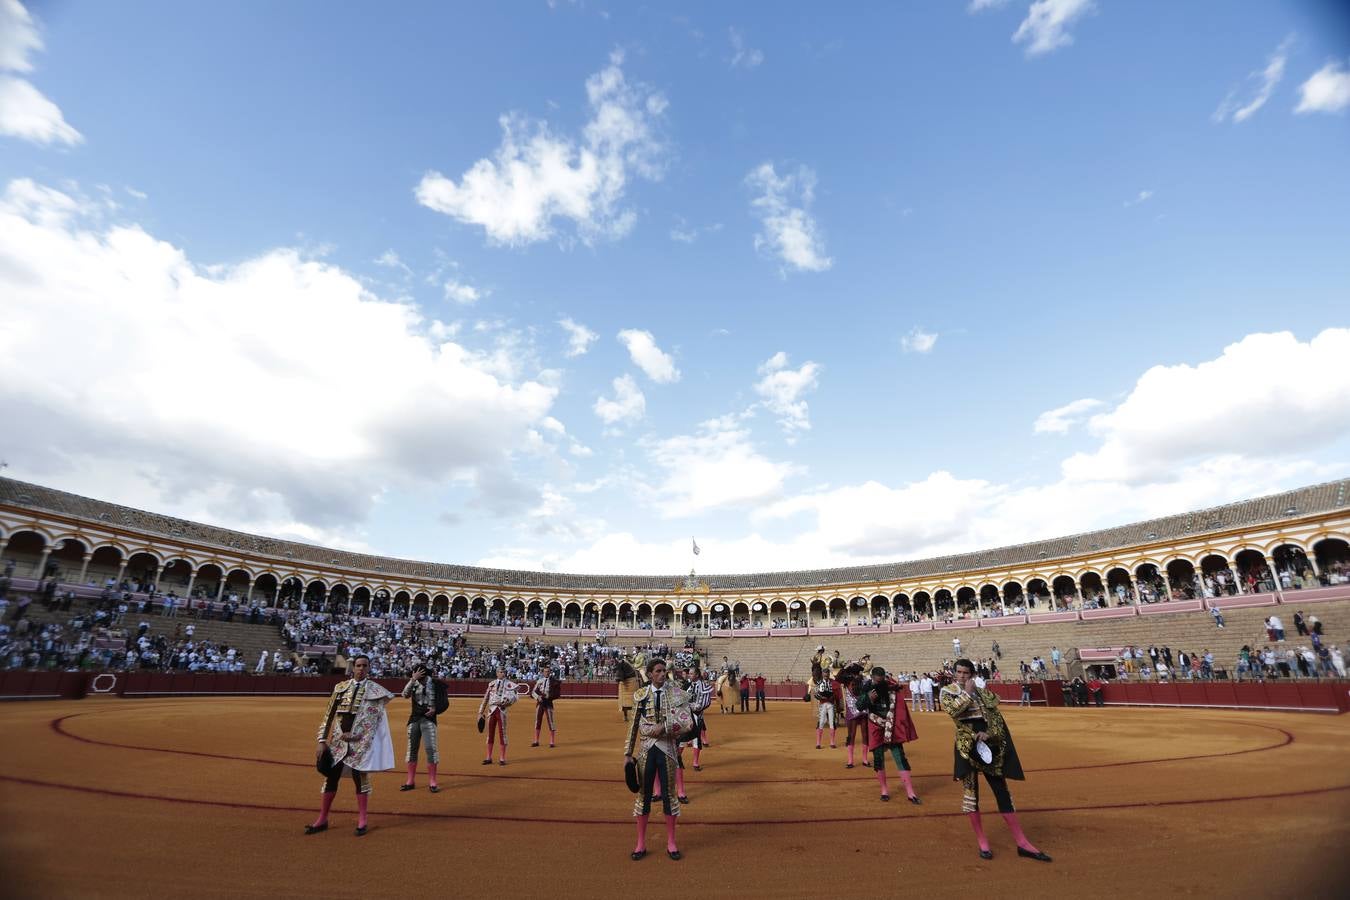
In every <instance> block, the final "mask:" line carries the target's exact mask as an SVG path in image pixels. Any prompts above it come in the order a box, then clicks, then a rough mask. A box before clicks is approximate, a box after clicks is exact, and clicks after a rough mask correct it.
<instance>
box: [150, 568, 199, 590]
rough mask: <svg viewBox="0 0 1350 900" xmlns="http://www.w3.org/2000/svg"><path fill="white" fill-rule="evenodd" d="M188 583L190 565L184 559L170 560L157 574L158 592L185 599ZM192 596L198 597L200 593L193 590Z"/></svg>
mask: <svg viewBox="0 0 1350 900" xmlns="http://www.w3.org/2000/svg"><path fill="white" fill-rule="evenodd" d="M190 581H192V563H190V562H188V561H187V560H186V559H172V560H170V561H169V563H168V564H167V565H166V566H165V567H164V569H163V571H161V572H160V573H159V592H160V593H161V594H170V593H172V594H177V595H178V596H180V597H186V596H188V582H190ZM192 596H194V597H195V596H200V592H198V591H197V590H196V588H193V590H192Z"/></svg>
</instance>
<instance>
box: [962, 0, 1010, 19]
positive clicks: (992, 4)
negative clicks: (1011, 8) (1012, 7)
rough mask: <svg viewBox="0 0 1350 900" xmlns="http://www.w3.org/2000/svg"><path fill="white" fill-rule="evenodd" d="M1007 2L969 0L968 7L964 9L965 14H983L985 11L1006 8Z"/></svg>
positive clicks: (1003, 0) (1001, 0) (1002, 0)
mask: <svg viewBox="0 0 1350 900" xmlns="http://www.w3.org/2000/svg"><path fill="white" fill-rule="evenodd" d="M1007 5H1008V0H970V5H969V6H967V7H966V12H968V13H971V14H972V15H973V14H975V13H979V12H984V11H985V10H986V9H998V8H999V7H1002V6H1007Z"/></svg>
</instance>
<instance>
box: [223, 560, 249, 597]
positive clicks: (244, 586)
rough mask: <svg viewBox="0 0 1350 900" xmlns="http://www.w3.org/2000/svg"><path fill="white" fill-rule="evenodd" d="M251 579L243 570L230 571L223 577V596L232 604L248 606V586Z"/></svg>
mask: <svg viewBox="0 0 1350 900" xmlns="http://www.w3.org/2000/svg"><path fill="white" fill-rule="evenodd" d="M252 582H253V578H252V576H250V575H249V574H248V572H246V571H245V570H243V569H231V570H230V571H229V574H227V575H226V576H225V596H226V597H227V598H230V600H231V602H233V603H243V604H245V605H248V604H249V603H250V602H251V597H250V596H249V586H250V585H251V584H252Z"/></svg>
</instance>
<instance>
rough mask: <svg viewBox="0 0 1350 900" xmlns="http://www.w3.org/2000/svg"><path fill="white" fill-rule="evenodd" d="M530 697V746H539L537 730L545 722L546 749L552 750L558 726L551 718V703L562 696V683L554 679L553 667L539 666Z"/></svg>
mask: <svg viewBox="0 0 1350 900" xmlns="http://www.w3.org/2000/svg"><path fill="white" fill-rule="evenodd" d="M530 696H531V697H533V698H534V743H532V744H530V746H531V747H538V746H539V730H540V727H541V726H542V725H543V724H544V722H545V720H547V721H548V747H549V749H550V750H552V749H553V748H554V747H555V746H557V742H558V725H557V722H555V721H554V718H553V701H555V700H557V699H558V698H559V697H561V696H562V682H561V681H560V680H559V679H557V678H555V677H554V675H553V667H552V666H550V665H549V664H548V663H546V662H545V663H542V664H541V665H540V666H539V678H538V679H536V680H535V682H534V687H532V688H530Z"/></svg>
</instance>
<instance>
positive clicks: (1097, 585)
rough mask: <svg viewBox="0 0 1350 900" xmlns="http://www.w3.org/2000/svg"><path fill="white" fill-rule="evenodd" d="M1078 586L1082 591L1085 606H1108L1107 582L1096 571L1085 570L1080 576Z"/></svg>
mask: <svg viewBox="0 0 1350 900" xmlns="http://www.w3.org/2000/svg"><path fill="white" fill-rule="evenodd" d="M1078 586H1079V589H1080V590H1081V591H1082V597H1083V608H1084V609H1095V608H1096V607H1099V606H1106V605H1107V603H1106V584H1105V583H1104V582H1103V581H1102V576H1101V575H1099V574H1097V573H1096V572H1084V573H1083V574H1082V575H1079V576H1078Z"/></svg>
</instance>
